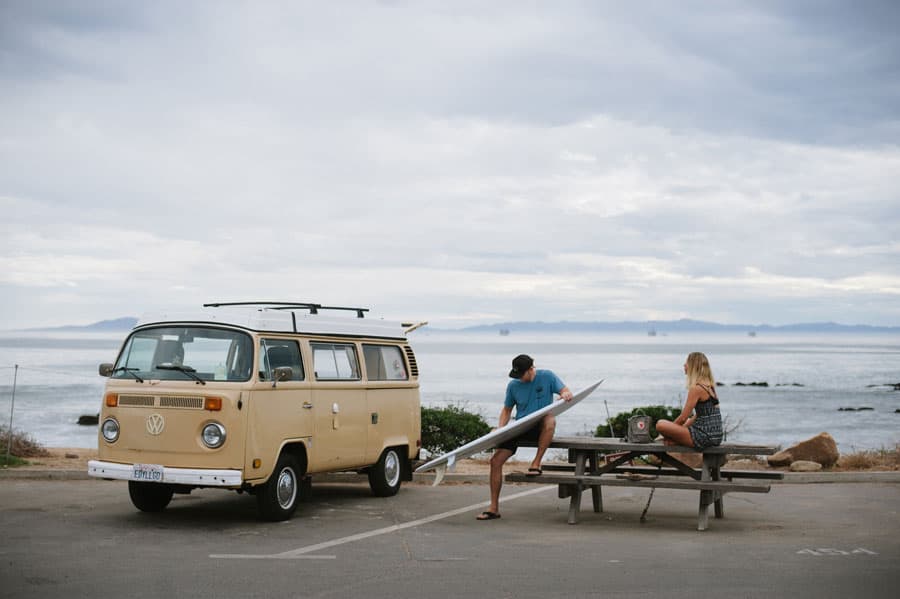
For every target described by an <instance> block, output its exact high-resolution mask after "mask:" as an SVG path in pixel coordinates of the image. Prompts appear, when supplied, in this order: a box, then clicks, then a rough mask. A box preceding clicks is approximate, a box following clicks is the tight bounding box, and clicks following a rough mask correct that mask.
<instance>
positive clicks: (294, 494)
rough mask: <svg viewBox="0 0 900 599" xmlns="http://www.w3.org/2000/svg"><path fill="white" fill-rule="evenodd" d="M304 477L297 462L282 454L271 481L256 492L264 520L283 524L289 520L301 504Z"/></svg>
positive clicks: (288, 454)
mask: <svg viewBox="0 0 900 599" xmlns="http://www.w3.org/2000/svg"><path fill="white" fill-rule="evenodd" d="M301 485H302V476H301V473H300V467H299V466H298V465H297V460H296V458H294V456H293V455H291V454H290V453H282V454H281V456H280V457H279V458H278V463H277V464H276V465H275V470H273V471H272V474H271V476H269V480H267V481H266V482H265V484H263V485H262V486H260V488H259V490H258V491H257V492H256V506H257V508H258V509H259V515H260V517H261V518H262V519H263V520H268V521H270V522H281V521H282V520H287V519H289V518H290V517H291V516H292V515H293V514H294V511H295V510H296V509H297V504H298V503H299V502H300V487H301Z"/></svg>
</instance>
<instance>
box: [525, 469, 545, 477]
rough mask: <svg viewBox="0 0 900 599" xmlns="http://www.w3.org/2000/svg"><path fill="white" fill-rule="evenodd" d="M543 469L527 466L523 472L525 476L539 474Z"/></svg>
mask: <svg viewBox="0 0 900 599" xmlns="http://www.w3.org/2000/svg"><path fill="white" fill-rule="evenodd" d="M543 473H544V471H543V470H541V469H540V468H529V469H528V472H526V473H525V476H540V475H541V474H543Z"/></svg>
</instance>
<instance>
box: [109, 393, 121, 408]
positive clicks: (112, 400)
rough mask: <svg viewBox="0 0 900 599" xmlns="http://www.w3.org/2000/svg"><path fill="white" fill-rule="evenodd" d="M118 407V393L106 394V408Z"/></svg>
mask: <svg viewBox="0 0 900 599" xmlns="http://www.w3.org/2000/svg"><path fill="white" fill-rule="evenodd" d="M117 405H119V394H118V393H107V394H106V407H107V408H114V407H116V406H117Z"/></svg>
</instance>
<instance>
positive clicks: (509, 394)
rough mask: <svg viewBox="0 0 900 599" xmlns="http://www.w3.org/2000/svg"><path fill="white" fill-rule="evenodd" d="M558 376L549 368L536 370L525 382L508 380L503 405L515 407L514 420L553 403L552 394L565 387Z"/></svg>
mask: <svg viewBox="0 0 900 599" xmlns="http://www.w3.org/2000/svg"><path fill="white" fill-rule="evenodd" d="M565 386H566V385H565V383H563V382H562V381H561V380H560V379H559V377H558V376H556V375H555V374H553V372H552V371H550V370H538V371H536V372H535V374H534V380H533V381H531V382H530V383H525V382H522V381H520V380H519V379H513V380H511V381H509V384H508V385H507V386H506V400H505V401H504V402H503V405H504V406H506V407H507V408H512V407H513V406H515V408H516V420H518V419H520V418H524V417H525V416H528V415H529V414H531V413H532V412H537V411H538V410H540V409H541V408H543V407H545V406H549V405H550V404H551V403H553V394H554V393H559V392H560V391H562V390H563V389H564V388H565Z"/></svg>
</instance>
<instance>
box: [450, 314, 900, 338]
mask: <svg viewBox="0 0 900 599" xmlns="http://www.w3.org/2000/svg"><path fill="white" fill-rule="evenodd" d="M458 330H461V331H466V332H494V331H498V332H501V334H508V333H509V332H516V331H518V332H529V333H540V332H554V333H567V332H572V333H575V332H578V333H647V334H650V335H655V334H665V333H681V332H687V331H691V332H710V333H714V332H742V333H748V334H755V333H773V332H780V333H900V327H880V326H871V325H865V324H853V325H847V324H838V323H836V322H811V323H801V324H786V325H778V326H775V325H768V324H719V323H716V322H705V321H702V320H691V319H688V318H683V319H681V320H645V321H628V320H626V321H621V322H571V321H561V322H501V323H497V324H491V325H479V326H473V327H466V328H464V329H458Z"/></svg>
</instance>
